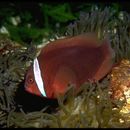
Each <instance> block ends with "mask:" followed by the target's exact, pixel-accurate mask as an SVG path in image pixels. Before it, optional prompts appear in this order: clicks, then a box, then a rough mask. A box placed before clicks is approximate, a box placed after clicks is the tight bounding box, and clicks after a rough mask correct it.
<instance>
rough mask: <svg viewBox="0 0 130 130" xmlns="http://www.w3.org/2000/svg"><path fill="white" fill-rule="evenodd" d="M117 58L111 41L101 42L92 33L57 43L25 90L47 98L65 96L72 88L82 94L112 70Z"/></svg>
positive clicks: (47, 48)
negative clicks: (87, 84)
mask: <svg viewBox="0 0 130 130" xmlns="http://www.w3.org/2000/svg"><path fill="white" fill-rule="evenodd" d="M114 55H115V53H114V51H113V50H112V48H111V46H110V42H109V40H108V39H104V40H103V41H100V40H99V39H98V38H97V37H96V35H95V34H91V33H90V34H89V33H88V34H82V35H78V36H74V37H68V38H64V39H59V40H56V41H53V42H51V43H49V44H47V45H46V46H45V47H43V48H42V50H41V52H40V54H39V56H38V57H37V58H36V59H35V60H34V62H33V64H32V66H31V67H30V68H29V70H28V72H27V75H26V81H25V89H26V90H27V91H28V92H30V93H33V94H36V95H39V96H44V97H47V98H56V97H57V96H58V95H59V94H65V92H66V90H67V88H68V85H69V84H73V85H74V86H75V90H76V91H78V88H79V87H80V86H81V85H82V84H83V83H85V82H88V81H98V80H100V79H102V78H103V77H104V76H105V75H106V74H107V73H108V72H109V71H110V70H111V68H112V65H113V58H114Z"/></svg>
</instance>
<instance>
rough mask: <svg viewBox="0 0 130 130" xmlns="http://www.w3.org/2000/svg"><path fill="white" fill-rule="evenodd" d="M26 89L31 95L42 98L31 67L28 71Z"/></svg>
mask: <svg viewBox="0 0 130 130" xmlns="http://www.w3.org/2000/svg"><path fill="white" fill-rule="evenodd" d="M24 87H25V90H26V91H27V92H29V93H31V94H35V95H37V96H41V93H40V91H39V89H38V88H37V84H36V81H35V78H34V74H33V67H32V66H30V67H29V69H28V71H27V74H26V78H25V86H24Z"/></svg>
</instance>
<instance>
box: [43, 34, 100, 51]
mask: <svg viewBox="0 0 130 130" xmlns="http://www.w3.org/2000/svg"><path fill="white" fill-rule="evenodd" d="M101 43H102V42H101V41H100V40H99V39H98V38H97V36H96V34H95V33H86V34H81V35H77V36H73V37H66V38H64V39H58V40H56V41H53V42H50V43H49V44H47V45H46V46H45V47H44V48H43V49H42V51H43V52H41V53H47V52H49V51H53V50H57V49H61V48H66V47H73V46H85V47H98V46H100V45H101Z"/></svg>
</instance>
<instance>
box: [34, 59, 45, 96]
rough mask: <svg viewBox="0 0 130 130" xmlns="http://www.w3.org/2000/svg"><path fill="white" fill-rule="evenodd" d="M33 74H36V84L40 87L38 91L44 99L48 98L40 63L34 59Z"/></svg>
mask: <svg viewBox="0 0 130 130" xmlns="http://www.w3.org/2000/svg"><path fill="white" fill-rule="evenodd" d="M33 72H34V78H35V81H36V84H37V86H38V89H39V90H40V92H41V94H42V95H43V96H44V97H47V95H46V92H45V89H44V83H43V80H42V76H41V70H40V67H39V62H38V60H37V58H36V59H34V63H33Z"/></svg>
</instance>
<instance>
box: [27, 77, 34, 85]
mask: <svg viewBox="0 0 130 130" xmlns="http://www.w3.org/2000/svg"><path fill="white" fill-rule="evenodd" d="M33 82H34V80H33V78H32V77H30V76H29V77H28V83H29V84H32V83H33Z"/></svg>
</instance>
